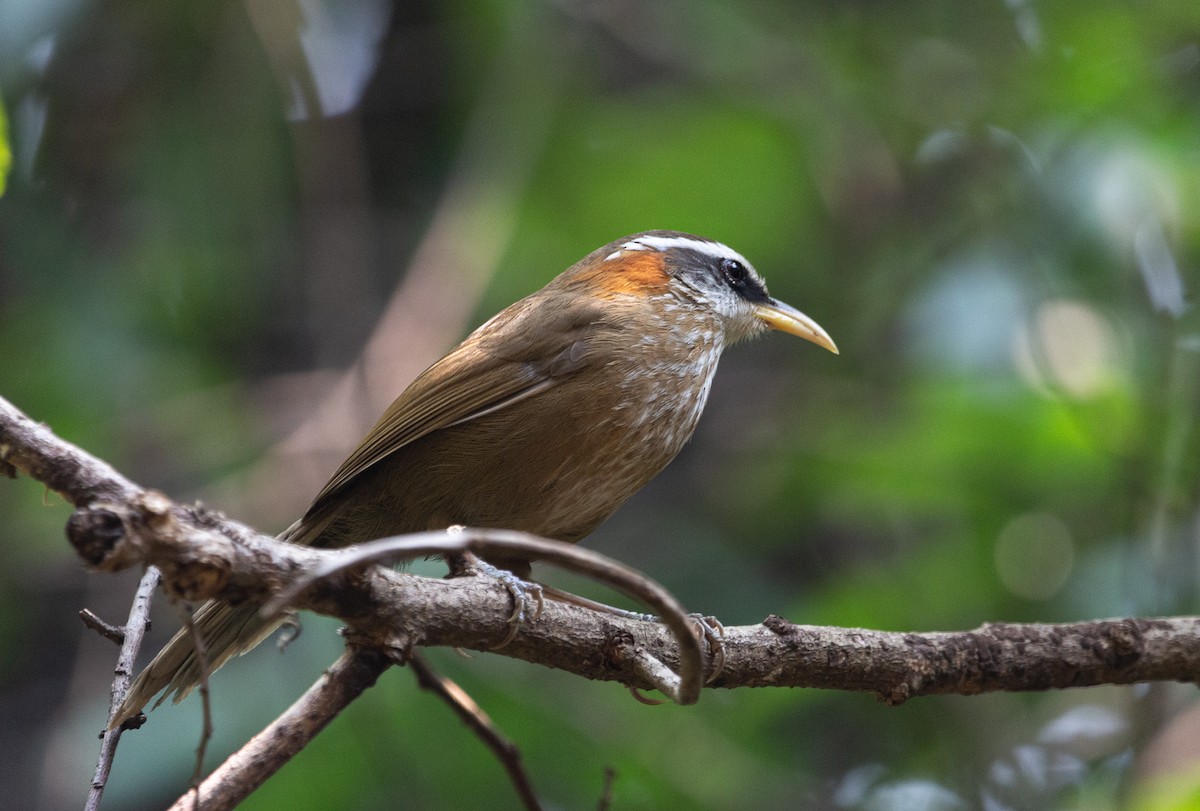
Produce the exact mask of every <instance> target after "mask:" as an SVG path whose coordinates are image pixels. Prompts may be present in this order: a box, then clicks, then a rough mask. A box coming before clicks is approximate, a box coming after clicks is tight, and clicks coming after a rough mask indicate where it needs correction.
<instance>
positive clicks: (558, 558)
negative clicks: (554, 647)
mask: <svg viewBox="0 0 1200 811" xmlns="http://www.w3.org/2000/svg"><path fill="white" fill-rule="evenodd" d="M455 552H474V553H476V554H479V555H481V556H483V557H487V556H488V554H489V553H500V555H501V556H502V557H528V558H532V559H536V560H538V561H540V562H542V563H552V564H556V565H558V566H561V567H562V568H564V569H567V570H569V571H573V572H576V573H578V574H582V575H583V576H585V577H588V578H591V579H592V580H595V581H597V582H600V583H604V584H605V585H607V586H610V587H611V588H613V589H615V590H617V591H619V592H621V593H622V594H624V595H626V596H627V597H630V598H632V599H635V600H640V601H641V602H642V603H644V604H645V605H647V606H648V607H650V608H651V609H652V611H653V613H654V614H656V615H657V616H658V617H659V618H660V619H661V621H662V623H663V624H664V625H666V626H667V627H668V628H669V629H670V630H671V633H672V634H673V635H674V637H675V641H676V643H677V645H678V648H679V663H680V664H679V677H678V686H677V688H675V689H674V690H673V691H672V692H670V693H668V695H670V696H671V698H672V700H674V701H675V702H677V703H679V704H694V703H696V701H697V700H698V699H699V697H700V690H701V688H702V687H703V686H704V660H703V651H702V649H701V647H700V640H699V639H697V637H696V634H695V632H694V630H693V627H692V622H691V620H690V618H689V615H688V613H687V611H686V610H685V609H684V607H683V606H682V605H680V603H679V601H678V600H676V599H675V596H674V595H673V594H671V593H670V592H669V591H667V590H666V589H664V588H663V587H662V586H660V585H659V584H658V583H656V582H655V581H653V580H651V579H650V578H649V577H647V576H646V575H644V574H642V573H641V572H639V571H637V570H635V569H632V568H630V567H629V566H626V565H624V564H623V563H619V562H618V561H615V560H613V559H612V558H609V557H606V556H604V555H601V554H600V553H598V552H594V551H592V550H590V549H582V548H580V547H575V546H570V545H568V544H565V543H562V542H561V541H552V540H547V539H545V538H539V537H537V536H535V535H530V534H528V533H525V532H515V531H512V530H495V529H475V528H472V527H465V528H460V529H457V530H456V531H454V532H449V533H447V532H417V533H413V534H411V535H402V536H397V537H393V538H384V539H382V540H378V541H372V542H370V543H366V544H362V545H360V546H355V547H351V548H349V549H343V550H339V551H338V552H337V553H336V554H335V555H333V556H332V557H330V558H328V559H327V560H325V561H324V562H322V563H320V564H318V565H316V566H314V567H313V568H312V569H311V570H310V571H308V572H307V573H306V574H304V575H302V576H300V577H298V578H296V579H295V580H294V581H293V582H292V583H291V585H289V586H288V587H287V588H286V589H284V590H283V591H281V592H280V594H279V595H278V596H277V597H276V598H274V599H273V600H271V601H270V602H269V603H268V604H267V605H266V606H264V607H263V610H262V611H263V614H264V615H265V616H270V615H272V614H275V613H278V612H279V611H281V610H283V609H284V608H285V607H287V605H288V603H289V602H291V601H292V600H294V599H295V598H296V596H297V595H299V593H300V592H302V591H303V590H304V589H306V588H308V587H309V586H311V585H312V584H313V583H315V582H318V581H321V580H324V579H326V578H329V577H331V576H332V575H334V574H336V573H338V572H344V571H346V570H348V569H356V568H358V567H361V566H365V565H368V564H373V563H383V562H395V561H397V560H402V559H405V558H411V557H417V556H421V555H439V554H450V553H455ZM665 683H666V682H665V681H664V682H661V684H665ZM654 686H655V687H660V683H655V685H654Z"/></svg>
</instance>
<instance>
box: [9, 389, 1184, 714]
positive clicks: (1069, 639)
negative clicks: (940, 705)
mask: <svg viewBox="0 0 1200 811" xmlns="http://www.w3.org/2000/svg"><path fill="white" fill-rule="evenodd" d="M0 462H7V463H9V464H11V465H13V466H14V467H17V468H19V469H21V470H23V471H25V472H27V473H29V474H30V475H31V476H34V477H35V478H37V479H38V480H39V481H42V482H44V483H46V484H47V485H48V486H51V487H53V488H54V489H56V490H58V491H59V492H62V493H64V494H65V495H67V496H68V498H70V499H71V500H72V501H74V502H75V503H77V504H88V505H90V506H86V507H83V508H81V509H80V510H78V511H77V512H76V513H75V515H74V516H72V519H71V522H70V525H69V534H70V535H71V538H72V541H73V542H74V543H75V544H76V548H77V550H79V551H80V554H81V556H83V557H84V558H85V560H87V561H88V562H89V563H90V564H91V565H93V566H94V567H97V568H100V569H104V570H111V569H115V568H121V567H123V566H129V565H134V564H135V563H144V564H156V565H158V566H159V567H160V568H161V569H162V570H163V575H164V579H165V584H166V587H167V589H168V591H169V592H171V593H172V594H174V595H177V596H180V597H183V598H186V599H189V600H195V601H199V600H203V599H207V598H209V597H219V598H222V599H227V600H240V599H246V598H251V599H256V600H259V601H265V600H267V599H269V598H270V597H271V596H272V595H275V594H278V593H279V592H280V591H282V590H283V589H284V588H285V587H286V586H287V585H288V584H289V583H290V582H292V581H293V580H294V579H295V578H296V577H297V576H299V575H300V574H301V573H302V572H305V571H309V570H311V569H312V568H313V567H315V566H317V565H318V564H325V563H327V562H328V561H329V560H330V559H331V558H336V557H337V556H338V555H339V554H344V553H343V552H340V551H338V550H332V551H331V550H317V549H309V548H305V547H299V546H294V545H291V544H285V543H280V542H278V541H275V540H274V539H273V538H269V537H267V536H263V535H259V534H258V533H256V532H254V531H253V530H250V529H249V528H247V527H245V526H244V525H241V524H238V523H236V522H232V521H229V520H227V519H224V518H222V517H220V516H218V515H216V514H214V513H211V512H208V511H205V510H204V509H202V508H199V507H183V506H180V505H177V504H174V503H172V502H170V501H169V500H168V499H167V498H166V497H164V496H162V495H160V494H156V493H152V492H148V491H144V490H141V489H140V488H137V487H136V486H135V485H133V484H131V483H130V482H128V481H127V480H126V479H124V478H123V477H121V476H120V475H119V474H117V473H116V472H115V471H113V470H112V468H111V467H109V466H108V465H106V464H104V463H103V462H100V461H99V460H96V459H93V458H92V457H90V456H88V455H87V454H86V453H84V452H83V451H81V450H79V449H78V448H76V447H74V446H72V445H70V444H69V443H66V442H63V441H62V440H59V439H58V438H57V437H55V436H54V435H53V434H52V433H51V432H50V431H49V430H48V429H46V428H45V427H44V426H40V425H37V424H36V423H34V422H33V421H31V420H29V419H28V418H27V417H25V416H24V415H22V414H20V412H19V411H17V410H16V409H14V408H13V407H12V406H11V405H9V404H8V403H7V402H5V401H4V400H2V399H0ZM293 605H294V606H295V607H297V608H303V609H308V610H311V611H316V612H318V613H322V614H328V615H330V616H335V617H338V618H340V619H342V620H343V621H345V622H347V623H348V624H349V625H350V626H351V627H352V628H353V629H354V632H355V634H356V639H357V640H359V641H360V644H364V645H365V644H368V643H369V644H372V645H375V646H378V647H379V648H380V649H382V650H385V651H389V650H390V651H397V650H398V651H406V650H407V649H408V648H409V647H411V646H435V645H443V646H453V647H461V648H467V649H471V650H478V651H487V650H488V649H489V648H490V647H491V646H492V645H494V644H495V643H496V642H497V641H498V640H501V639H503V638H504V636H505V635H506V634H507V632H508V630H509V628H508V625H507V620H508V616H509V613H510V603H509V594H508V592H507V590H506V589H505V588H504V587H503V586H502V585H500V584H498V583H495V582H492V581H489V580H487V579H485V578H465V579H459V580H451V581H446V580H435V579H431V578H424V577H418V576H415V575H411V574H405V573H400V572H395V571H392V570H388V569H381V568H379V567H370V568H368V569H365V570H361V571H359V570H352V571H350V572H343V573H341V574H338V575H336V576H333V577H330V578H328V579H326V580H322V581H319V582H316V583H314V584H313V585H312V586H310V587H309V588H308V589H306V590H305V591H304V592H303V593H302V594H300V595H299V596H298V597H297V598H296V600H295V601H294V603H293ZM724 641H725V658H726V661H725V668H724V670H723V671H722V672H721V673H720V674H719V676H718V677H717V678H716V679H715V680H714V682H713V683H712V686H714V687H724V688H734V687H766V686H776V687H785V686H786V687H822V688H834V689H842V690H857V691H866V692H873V693H875V694H877V695H878V696H879V697H880V698H882V699H883V700H884V701H887V702H888V703H890V704H898V703H901V702H903V701H905V700H907V699H909V698H912V697H914V696H921V695H931V694H944V693H958V694H965V695H971V694H976V693H982V692H989V691H997V690H1009V691H1012V690H1046V689H1050V688H1062V687H1082V686H1090V685H1097V684H1129V683H1132V682H1139V681H1194V680H1195V679H1196V678H1197V674H1200V618H1196V617H1176V618H1165V619H1119V620H1107V621H1096V622H1082V623H1072V624H1064V625H1040V624H1032V625H1010V624H991V625H987V626H984V627H982V628H979V629H976V630H974V631H965V632H955V633H928V634H913V633H899V632H883V631H869V630H862V629H846V628H819V627H812V626H802V625H793V624H791V623H789V622H788V621H787V620H784V619H782V618H779V617H768V618H767V620H766V621H765V622H764V623H763V624H761V625H753V626H741V627H729V628H727V629H726V633H725V640H724ZM643 651H644V652H648V653H649V654H650V655H652V656H653V657H654V658H656V659H657V660H658V661H659V662H662V663H663V664H665V665H666V666H668V667H670V668H672V669H674V670H675V671H676V672H678V668H679V655H678V649H677V646H676V644H675V640H674V638H673V637H672V635H671V633H670V631H669V630H667V629H666V628H664V627H663V626H661V625H659V624H657V623H650V622H642V621H638V620H636V619H627V618H622V617H616V616H611V615H606V614H600V613H597V612H594V611H590V610H587V609H584V608H581V607H578V606H574V605H567V604H562V603H559V602H556V601H548V602H547V603H546V606H545V610H544V611H543V613H542V616H541V618H540V619H539V620H538V621H537V622H533V623H526V624H525V625H523V626H522V627H521V628H519V629H518V632H517V634H516V636H515V637H514V638H513V641H512V642H511V643H510V644H509V645H507V646H506V647H505V648H503V649H502V650H500V651H498V653H500V654H501V655H505V656H510V657H513V658H518V659H523V660H525V661H529V662H532V663H535V664H540V665H544V666H547V667H556V668H560V669H563V670H567V671H569V672H571V673H574V674H576V675H579V676H582V677H584V678H588V679H597V680H610V681H617V682H621V683H622V684H626V685H628V686H632V687H637V688H640V689H653V688H655V687H656V686H657V685H656V683H655V680H654V679H653V678H651V677H649V676H648V675H647V673H646V672H645V671H646V670H647V668H646V666H645V665H646V663H645V662H644V661H642V659H641V654H640V653H639V652H643Z"/></svg>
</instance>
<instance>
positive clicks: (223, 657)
mask: <svg viewBox="0 0 1200 811" xmlns="http://www.w3.org/2000/svg"><path fill="white" fill-rule="evenodd" d="M259 608H261V606H260V605H259V604H257V603H243V604H241V605H236V606H230V605H228V604H226V603H219V602H216V601H212V600H210V601H209V602H207V603H205V604H204V605H203V606H201V607H200V610H198V611H197V612H196V613H195V615H194V616H193V617H192V624H193V626H194V627H195V631H196V633H198V634H200V636H201V638H202V639H203V640H204V648H205V659H206V660H207V664H208V672H209V673H210V674H211V673H213V672H215V671H216V670H217V668H219V667H221V666H222V665H223V664H225V663H226V662H228V661H229V660H230V659H231V658H233V657H234V656H236V655H237V654H239V653H245V652H246V651H248V650H250V649H251V648H253V647H255V646H256V645H258V644H259V643H260V642H262V641H263V640H264V639H266V638H267V637H268V636H270V635H271V632H272V631H274V630H275V629H276V628H278V627H279V625H280V623H281V620H279V619H269V620H268V619H263V618H262V617H260V616H259V614H258V609H259ZM200 681H201V672H200V661H199V659H198V658H197V656H196V650H195V646H194V645H193V643H192V634H191V633H190V632H189V631H188V629H187V628H183V629H181V630H180V631H178V632H177V633H176V634H175V636H173V637H171V641H170V642H168V643H167V644H166V646H165V647H164V648H163V649H162V650H161V651H159V652H158V655H157V656H155V657H154V659H153V661H151V662H150V664H149V665H147V666H146V669H145V670H143V671H142V672H141V673H140V674H138V677H137V678H136V679H134V682H133V685H132V686H131V687H130V688H129V694H128V695H127V696H126V697H125V701H124V702H123V703H122V704H121V708H120V709H119V710H118V711H117V714H116V715H115V716H113V719H112V722H111V723H110V725H109V726H110V728H116V727H118V726H120V725H121V724H122V723H123V722H125V721H126V720H128V719H129V718H132V717H133V716H135V715H137V714H138V713H139V712H141V711H142V708H143V707H145V706H146V705H147V704H149V703H150V701H151V699H153V698H154V696H155V695H156V694H157V693H158V692H159V691H161V690H163V689H164V688H166V690H165V692H164V693H163V695H162V697H161V698H159V700H158V701H157V702H156V703H155V705H154V706H155V707H157V706H158V705H159V704H161V703H163V702H164V701H166V699H167V697H168V696H172V693H173V694H174V695H173V696H172V698H173V700H174V701H175V702H176V703H178V702H180V701H182V700H183V699H184V698H185V697H187V695H188V693H190V692H191V691H192V690H193V689H195V687H196V686H197V685H198V684H200Z"/></svg>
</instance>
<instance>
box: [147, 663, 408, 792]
mask: <svg viewBox="0 0 1200 811" xmlns="http://www.w3.org/2000/svg"><path fill="white" fill-rule="evenodd" d="M391 664H392V659H391V658H389V656H388V655H386V654H385V653H384V652H382V651H380V650H378V649H375V648H360V647H358V646H347V648H346V650H345V651H344V652H343V653H342V655H341V657H339V658H338V660H337V661H336V662H334V663H333V665H331V666H330V667H329V669H328V670H326V671H325V672H324V673H323V674H322V675H321V677H320V678H319V679H317V681H316V682H315V683H314V684H313V686H312V687H310V688H308V690H307V692H305V693H304V695H302V696H301V697H300V698H299V699H297V700H296V702H295V703H294V704H292V706H290V707H288V708H287V709H286V710H285V711H284V712H283V714H282V715H280V716H279V717H278V718H276V719H275V720H274V721H272V722H271V724H270V725H269V726H267V728H266V729H264V730H263V731H262V732H260V733H258V734H257V735H255V736H254V737H253V738H251V739H250V741H249V742H248V743H247V744H246V745H245V746H243V747H242V748H241V749H239V750H238V751H237V752H234V753H233V754H232V755H230V756H229V758H228V759H227V760H226V761H225V762H224V763H222V764H221V765H220V766H218V767H217V768H216V770H214V771H213V773H212V774H210V775H209V776H208V777H206V778H205V779H204V781H203V782H202V783H201V784H200V785H199V786H198V787H197V788H196V789H195V790H193V789H189V790H188V792H187V793H186V794H184V795H183V796H182V797H180V798H179V799H178V800H176V801H175V803H174V805H172V806H171V808H170V811H191V809H193V807H195V808H199V809H200V810H201V811H228V809H232V808H233V807H235V806H236V805H237V804H238V803H240V802H241V801H242V800H244V799H245V798H246V797H248V796H250V794H251V793H252V792H253V791H254V790H255V789H257V788H258V787H259V786H261V785H262V784H263V783H264V782H265V781H266V780H267V778H269V777H270V776H271V775H273V774H275V772H277V771H279V769H280V768H281V767H282V766H283V765H284V764H285V763H287V762H288V761H289V760H291V759H292V758H293V757H295V755H296V753H297V752H299V751H300V750H301V749H303V748H304V747H305V746H307V745H308V743H309V742H310V741H311V740H312V739H313V738H314V737H315V736H316V735H317V733H319V732H320V731H321V730H322V729H324V728H325V727H326V725H328V724H329V722H330V721H332V720H333V719H334V718H336V717H337V715H338V713H340V712H341V711H342V710H343V709H345V708H346V707H347V706H348V705H349V704H350V702H352V701H354V700H355V699H356V698H358V697H359V696H360V695H362V693H363V691H364V690H366V689H367V688H368V687H370V686H371V685H373V684H374V683H375V680H376V679H378V678H379V675H380V674H381V673H383V671H385V670H387V668H388V667H389V666H390V665H391ZM197 797H198V799H195V798H197ZM193 799H195V806H193Z"/></svg>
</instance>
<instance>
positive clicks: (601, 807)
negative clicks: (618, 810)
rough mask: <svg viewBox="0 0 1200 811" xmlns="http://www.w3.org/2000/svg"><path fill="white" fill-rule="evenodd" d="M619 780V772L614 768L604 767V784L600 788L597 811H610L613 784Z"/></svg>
mask: <svg viewBox="0 0 1200 811" xmlns="http://www.w3.org/2000/svg"><path fill="white" fill-rule="evenodd" d="M616 779H617V770H616V769H615V768H613V767H612V766H605V767H604V783H603V785H601V787H600V801H599V802H598V803H596V811H608V809H609V807H610V806H611V805H612V790H613V782H614V781H615V780H616Z"/></svg>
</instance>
